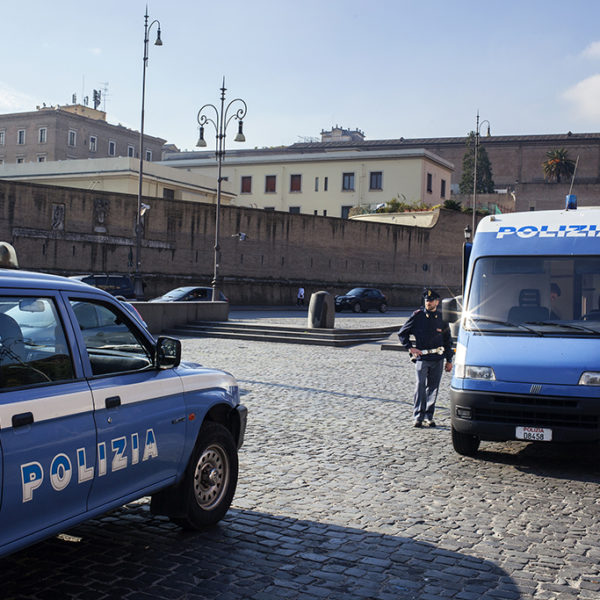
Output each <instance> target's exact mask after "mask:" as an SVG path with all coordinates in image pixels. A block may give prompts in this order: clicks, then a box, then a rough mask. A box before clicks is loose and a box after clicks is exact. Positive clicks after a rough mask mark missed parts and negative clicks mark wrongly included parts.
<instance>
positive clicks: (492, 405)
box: [450, 388, 600, 442]
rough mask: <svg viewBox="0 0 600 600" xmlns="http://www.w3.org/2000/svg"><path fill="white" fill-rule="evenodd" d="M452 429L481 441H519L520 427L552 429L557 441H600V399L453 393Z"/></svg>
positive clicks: (495, 393) (451, 402)
mask: <svg viewBox="0 0 600 600" xmlns="http://www.w3.org/2000/svg"><path fill="white" fill-rule="evenodd" d="M450 407H451V421H452V427H453V428H454V429H455V430H456V431H458V432H460V433H465V434H470V435H475V436H477V437H478V438H479V439H481V440H487V441H498V442H502V441H507V440H516V439H518V438H517V427H541V428H545V429H550V430H552V441H554V442H589V441H596V440H600V398H589V397H588V398H581V397H575V396H542V395H522V394H499V393H497V392H478V391H473V390H458V389H454V388H452V389H451V390H450Z"/></svg>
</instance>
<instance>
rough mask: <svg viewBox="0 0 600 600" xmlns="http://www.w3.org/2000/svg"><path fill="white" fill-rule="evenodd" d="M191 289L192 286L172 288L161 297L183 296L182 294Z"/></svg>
mask: <svg viewBox="0 0 600 600" xmlns="http://www.w3.org/2000/svg"><path fill="white" fill-rule="evenodd" d="M190 289H191V288H189V287H182V288H177V289H174V290H171V291H170V292H167V293H166V294H164V295H163V296H161V298H169V299H173V298H181V296H183V295H185V294H186V293H187V292H189V291H190Z"/></svg>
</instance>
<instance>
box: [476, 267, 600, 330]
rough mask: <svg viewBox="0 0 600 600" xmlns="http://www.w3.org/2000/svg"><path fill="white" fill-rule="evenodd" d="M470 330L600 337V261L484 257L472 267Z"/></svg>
mask: <svg viewBox="0 0 600 600" xmlns="http://www.w3.org/2000/svg"><path fill="white" fill-rule="evenodd" d="M466 309H467V310H466V312H465V323H464V326H465V328H466V329H471V330H479V331H496V332H498V331H502V332H503V333H507V332H512V333H521V334H522V333H530V334H535V335H563V336H564V335H598V334H600V257H598V256H586V257H574V256H569V257H562V256H561V257H557V256H535V257H533V256H501V257H483V258H480V259H478V260H477V262H476V263H475V266H474V270H473V275H472V283H471V289H470V291H469V298H468V301H467V306H466Z"/></svg>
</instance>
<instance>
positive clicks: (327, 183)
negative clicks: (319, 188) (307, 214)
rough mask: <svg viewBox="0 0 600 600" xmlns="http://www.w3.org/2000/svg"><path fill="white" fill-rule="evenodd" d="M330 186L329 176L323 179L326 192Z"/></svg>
mask: <svg viewBox="0 0 600 600" xmlns="http://www.w3.org/2000/svg"><path fill="white" fill-rule="evenodd" d="M328 186H329V177H325V178H324V179H323V191H324V192H326V191H327V187H328Z"/></svg>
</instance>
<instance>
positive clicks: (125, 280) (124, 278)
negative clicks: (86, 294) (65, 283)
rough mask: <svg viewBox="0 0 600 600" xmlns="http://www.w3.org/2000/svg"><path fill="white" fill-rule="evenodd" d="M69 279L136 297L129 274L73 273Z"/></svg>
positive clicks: (125, 296)
mask: <svg viewBox="0 0 600 600" xmlns="http://www.w3.org/2000/svg"><path fill="white" fill-rule="evenodd" d="M69 279H77V280H79V281H83V283H87V284H88V285H93V286H94V287H97V288H100V289H101V290H104V291H105V292H108V293H109V294H112V295H113V296H123V297H124V298H135V288H134V284H133V279H132V278H131V277H129V275H107V274H103V275H72V276H71V277H69Z"/></svg>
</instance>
